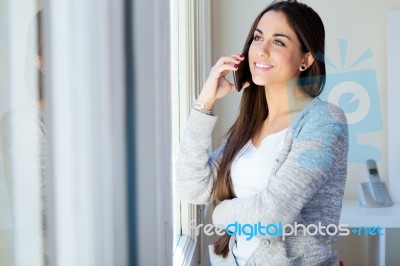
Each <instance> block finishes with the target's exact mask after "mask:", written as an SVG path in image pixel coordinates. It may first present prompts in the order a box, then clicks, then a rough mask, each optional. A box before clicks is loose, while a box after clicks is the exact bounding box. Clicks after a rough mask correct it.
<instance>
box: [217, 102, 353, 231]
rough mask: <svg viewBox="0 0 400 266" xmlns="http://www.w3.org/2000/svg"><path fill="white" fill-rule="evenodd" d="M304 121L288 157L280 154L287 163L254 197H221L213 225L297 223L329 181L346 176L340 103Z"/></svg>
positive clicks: (345, 133) (345, 139)
mask: <svg viewBox="0 0 400 266" xmlns="http://www.w3.org/2000/svg"><path fill="white" fill-rule="evenodd" d="M303 120H304V121H301V123H300V124H301V126H299V128H298V129H296V130H295V132H292V131H291V132H290V133H291V134H292V138H293V142H292V145H291V147H290V151H289V153H288V154H287V157H286V158H280V159H281V160H282V161H283V163H282V164H281V165H280V167H279V169H278V170H277V172H276V173H275V174H273V175H272V176H271V178H270V180H269V183H268V185H267V187H266V188H264V189H263V190H262V191H261V192H259V193H257V194H255V195H253V196H250V197H246V198H240V199H239V198H235V199H231V200H224V201H222V202H221V203H220V204H219V205H217V207H216V208H215V209H214V212H213V223H214V225H217V226H223V227H226V226H227V225H229V224H232V223H235V222H238V223H239V224H242V225H243V224H257V223H258V222H261V223H262V225H267V224H278V223H279V222H282V224H293V223H294V221H296V219H297V218H298V217H299V214H300V211H301V210H302V208H303V207H304V206H305V205H306V204H307V202H308V201H309V200H310V199H311V198H312V197H313V195H315V193H316V192H317V191H318V190H319V189H320V188H321V186H323V185H324V184H325V183H326V182H327V180H332V179H334V180H341V179H342V178H343V176H342V175H346V169H347V153H348V128H347V122H346V117H345V115H344V113H343V112H342V111H341V110H340V109H339V108H336V109H332V110H330V114H326V112H325V113H322V114H321V113H319V114H314V115H312V116H311V118H310V117H308V118H305V119H303ZM321 200H335V199H326V198H325V199H321ZM338 200H341V199H338ZM316 211H319V210H316ZM259 237H261V238H272V237H271V236H268V235H266V236H259Z"/></svg>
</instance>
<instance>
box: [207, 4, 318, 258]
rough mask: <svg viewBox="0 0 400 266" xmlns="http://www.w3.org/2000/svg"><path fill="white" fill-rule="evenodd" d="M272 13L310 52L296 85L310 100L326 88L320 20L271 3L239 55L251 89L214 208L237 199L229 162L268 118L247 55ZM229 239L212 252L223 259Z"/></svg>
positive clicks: (303, 8) (241, 77) (241, 76)
mask: <svg viewBox="0 0 400 266" xmlns="http://www.w3.org/2000/svg"><path fill="white" fill-rule="evenodd" d="M272 10H273V11H276V12H282V13H283V14H284V15H285V16H286V19H287V22H288V24H289V26H290V27H291V29H292V30H293V31H294V32H295V33H296V35H297V38H298V39H299V41H300V44H301V47H300V49H301V50H302V52H303V53H307V52H310V53H311V55H312V56H313V57H314V59H315V60H314V62H313V64H312V65H311V66H310V67H309V68H308V69H307V70H305V71H303V72H301V76H300V79H299V81H300V82H299V85H301V86H302V88H303V89H304V90H305V91H306V92H307V93H308V94H309V95H310V96H312V97H315V96H318V95H319V94H320V93H321V92H322V90H323V87H324V85H325V63H324V61H323V60H317V59H320V57H321V55H324V53H325V29H324V25H323V23H322V20H321V18H320V17H319V15H318V14H317V13H316V12H315V11H314V10H313V9H311V8H310V7H308V6H307V5H305V4H303V3H298V2H297V1H295V0H294V1H293V0H289V1H279V2H275V1H274V2H273V3H272V4H270V5H269V6H268V7H266V8H265V9H264V10H263V11H262V12H261V13H260V14H259V15H258V16H257V18H256V19H255V20H254V22H253V24H252V26H251V28H250V31H249V34H248V35H247V39H246V42H245V45H244V47H243V51H242V54H243V55H244V57H245V59H244V61H243V62H242V63H241V64H239V68H238V70H237V71H236V75H237V79H238V82H239V84H240V85H241V86H244V84H245V83H246V82H248V83H249V84H250V87H249V88H246V89H245V90H244V91H243V94H242V99H241V102H240V107H239V115H238V118H237V119H236V121H235V123H234V124H233V125H232V127H231V128H230V129H229V130H228V131H227V132H226V133H225V138H226V145H225V148H224V151H223V154H222V158H221V161H220V163H219V168H218V174H217V180H216V185H215V190H214V195H213V197H212V198H213V200H212V204H213V206H214V207H215V205H216V203H217V201H223V200H225V199H233V198H235V197H236V195H235V193H234V191H233V187H232V180H231V175H230V169H231V164H232V161H233V160H234V158H235V157H236V156H237V154H238V153H239V151H240V150H241V149H242V148H243V147H244V145H245V144H246V143H247V142H248V141H249V140H250V139H252V138H257V137H258V136H259V134H260V132H261V127H262V124H263V122H264V121H265V119H266V118H267V116H268V105H267V101H266V97H265V90H264V86H258V85H256V84H255V83H254V82H253V80H252V77H251V73H250V68H249V61H248V52H249V48H250V45H251V43H252V41H253V34H254V31H255V29H256V28H257V25H258V23H259V21H260V19H261V17H262V16H263V15H264V14H265V13H266V12H268V11H272ZM249 129H250V130H249ZM229 239H230V236H229V235H228V234H224V235H222V236H220V237H219V239H218V240H217V241H216V242H215V244H214V252H215V253H216V254H219V255H223V257H226V256H227V255H228V252H229Z"/></svg>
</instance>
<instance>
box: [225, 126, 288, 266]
mask: <svg viewBox="0 0 400 266" xmlns="http://www.w3.org/2000/svg"><path fill="white" fill-rule="evenodd" d="M286 131H287V128H286V129H283V130H281V131H279V132H276V133H273V134H270V135H268V136H267V137H265V138H264V139H263V141H262V142H261V144H260V146H259V147H258V148H256V147H255V146H254V145H253V142H252V141H251V140H249V141H248V142H247V144H246V145H245V146H244V147H243V148H242V150H241V151H240V152H239V154H238V155H237V156H236V157H235V159H234V161H233V162H232V167H231V178H232V184H233V190H234V191H235V194H236V196H237V197H238V198H244V197H249V196H252V195H254V194H256V193H258V192H260V191H261V190H262V189H264V188H265V187H266V186H267V183H268V178H269V175H270V172H271V169H272V165H273V164H274V162H275V159H276V158H277V157H278V155H279V152H280V151H281V149H282V147H283V142H284V139H285V135H286ZM266 215H268V214H267V213H266ZM246 238H248V236H246V235H240V236H239V235H236V245H235V246H234V247H233V250H232V252H233V254H234V255H235V257H236V262H237V263H238V265H244V264H245V263H246V261H247V260H248V259H249V257H250V256H251V254H252V253H253V252H254V251H255V250H256V249H257V247H258V245H259V244H260V241H261V239H260V238H258V237H257V236H253V237H252V238H251V239H250V240H247V239H246Z"/></svg>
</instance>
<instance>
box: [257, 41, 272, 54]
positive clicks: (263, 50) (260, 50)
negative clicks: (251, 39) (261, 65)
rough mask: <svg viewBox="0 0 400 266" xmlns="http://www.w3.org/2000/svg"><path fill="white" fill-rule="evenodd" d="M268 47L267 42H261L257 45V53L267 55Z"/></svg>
mask: <svg viewBox="0 0 400 266" xmlns="http://www.w3.org/2000/svg"><path fill="white" fill-rule="evenodd" d="M269 50H270V47H269V45H268V44H267V43H262V44H260V45H259V47H258V55H259V56H269Z"/></svg>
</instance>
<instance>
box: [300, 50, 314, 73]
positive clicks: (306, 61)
mask: <svg viewBox="0 0 400 266" xmlns="http://www.w3.org/2000/svg"><path fill="white" fill-rule="evenodd" d="M313 63H314V57H313V56H312V54H311V53H310V52H308V53H305V54H304V56H303V60H302V62H301V65H300V67H299V70H300V71H304V70H306V69H308V68H309V67H310V66H311V65H312V64H313Z"/></svg>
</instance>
